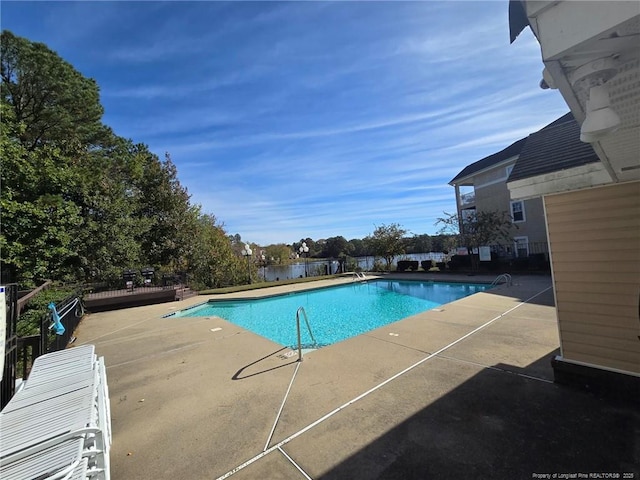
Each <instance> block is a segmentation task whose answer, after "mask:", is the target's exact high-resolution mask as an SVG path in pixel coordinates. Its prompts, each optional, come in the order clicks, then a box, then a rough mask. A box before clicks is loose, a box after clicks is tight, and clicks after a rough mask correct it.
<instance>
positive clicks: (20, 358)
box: [15, 294, 84, 378]
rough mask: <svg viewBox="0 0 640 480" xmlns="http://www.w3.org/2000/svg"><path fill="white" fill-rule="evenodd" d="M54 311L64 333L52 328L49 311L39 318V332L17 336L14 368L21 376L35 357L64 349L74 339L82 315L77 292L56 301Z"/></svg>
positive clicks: (23, 376) (26, 371)
mask: <svg viewBox="0 0 640 480" xmlns="http://www.w3.org/2000/svg"><path fill="white" fill-rule="evenodd" d="M56 311H57V312H58V316H59V317H60V323H62V325H63V326H64V333H62V334H61V335H57V334H55V333H53V332H52V331H51V330H52V325H53V323H52V313H51V312H49V313H47V314H45V315H43V316H42V318H41V319H40V328H39V330H40V334H39V335H31V336H28V337H19V338H17V342H16V350H17V354H16V359H15V362H16V367H15V370H16V371H17V373H18V374H20V375H21V377H22V378H26V377H27V375H28V374H29V371H30V370H31V366H32V365H33V362H34V361H35V359H36V358H38V357H39V356H41V355H44V354H45V353H51V352H57V351H58V350H64V349H65V348H66V347H67V345H69V343H72V342H73V341H74V340H75V337H74V336H73V332H74V331H75V329H76V327H77V326H78V324H79V323H80V320H81V319H82V317H83V316H84V307H83V304H82V299H81V297H80V295H79V294H74V295H71V296H69V297H67V298H65V299H64V300H63V301H61V302H58V304H57V305H56Z"/></svg>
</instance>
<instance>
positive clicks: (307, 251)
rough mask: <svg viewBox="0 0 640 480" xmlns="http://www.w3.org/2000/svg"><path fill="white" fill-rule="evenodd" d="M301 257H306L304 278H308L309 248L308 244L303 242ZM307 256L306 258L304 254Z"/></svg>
mask: <svg viewBox="0 0 640 480" xmlns="http://www.w3.org/2000/svg"><path fill="white" fill-rule="evenodd" d="M299 250H300V255H302V256H303V257H304V276H305V277H308V276H309V275H308V273H307V257H308V256H309V247H307V242H302V245H301V246H300V249H299ZM305 253H306V254H307V255H306V257H305V255H304V254H305Z"/></svg>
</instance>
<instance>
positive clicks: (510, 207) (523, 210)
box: [509, 200, 527, 223]
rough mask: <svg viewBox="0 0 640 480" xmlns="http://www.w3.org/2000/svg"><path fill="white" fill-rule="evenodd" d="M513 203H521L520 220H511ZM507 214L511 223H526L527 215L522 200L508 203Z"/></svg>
mask: <svg viewBox="0 0 640 480" xmlns="http://www.w3.org/2000/svg"><path fill="white" fill-rule="evenodd" d="M514 203H521V204H522V220H515V219H513V204H514ZM509 213H510V214H511V218H512V219H513V223H524V222H526V221H527V213H526V209H525V208H524V200H511V202H510V203H509Z"/></svg>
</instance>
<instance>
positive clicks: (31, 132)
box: [0, 30, 103, 153]
mask: <svg viewBox="0 0 640 480" xmlns="http://www.w3.org/2000/svg"><path fill="white" fill-rule="evenodd" d="M0 56H1V68H0V74H1V79H2V84H1V86H0V91H1V96H2V102H3V103H6V104H7V105H10V106H11V108H12V110H13V114H14V119H15V122H16V123H17V124H19V125H20V124H22V125H24V127H25V128H24V129H23V130H21V131H20V133H19V135H18V139H19V141H20V143H21V144H22V145H23V146H24V147H25V148H27V149H28V150H34V149H35V148H37V147H39V146H42V145H47V144H51V143H52V142H53V143H54V144H56V146H57V147H58V148H60V149H61V151H62V152H63V153H68V152H69V151H73V150H74V149H75V148H77V145H78V144H92V143H94V142H95V140H96V139H97V138H98V137H99V136H100V135H101V134H102V133H103V128H102V124H101V121H100V119H101V118H102V114H103V108H102V106H101V105H100V93H99V89H98V85H97V84H96V82H95V81H94V80H93V79H89V78H85V77H84V76H82V74H80V73H79V72H78V71H77V70H75V69H74V68H73V67H72V66H71V65H70V64H69V63H67V62H65V61H64V60H63V59H61V58H60V57H59V56H58V55H57V54H56V53H55V52H53V51H52V50H50V49H49V48H48V47H47V46H46V45H44V44H42V43H35V42H31V41H29V40H27V39H25V38H22V37H18V36H16V35H14V34H13V33H11V32H10V31H8V30H4V31H3V32H2V33H1V34H0Z"/></svg>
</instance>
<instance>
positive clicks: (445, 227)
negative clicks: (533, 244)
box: [436, 210, 518, 269]
mask: <svg viewBox="0 0 640 480" xmlns="http://www.w3.org/2000/svg"><path fill="white" fill-rule="evenodd" d="M460 220H462V221H460ZM436 225H441V229H440V232H439V233H440V234H443V235H444V234H449V235H453V236H455V238H457V240H458V242H459V245H462V246H464V247H466V248H467V251H468V252H469V254H470V255H471V254H473V250H474V249H477V248H479V247H481V246H489V245H491V244H493V243H499V242H500V241H507V240H511V238H512V237H511V232H512V229H513V228H514V227H515V228H518V226H517V225H514V224H513V221H512V219H511V216H510V215H509V213H508V212H506V211H500V210H487V211H485V210H481V211H475V210H474V211H473V212H470V213H469V214H466V215H464V216H463V217H462V219H460V218H459V217H458V215H457V214H451V213H447V212H444V217H441V218H438V220H437V222H436ZM472 266H473V268H474V269H477V267H478V256H477V255H473V257H472Z"/></svg>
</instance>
